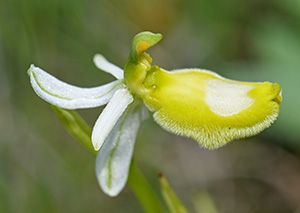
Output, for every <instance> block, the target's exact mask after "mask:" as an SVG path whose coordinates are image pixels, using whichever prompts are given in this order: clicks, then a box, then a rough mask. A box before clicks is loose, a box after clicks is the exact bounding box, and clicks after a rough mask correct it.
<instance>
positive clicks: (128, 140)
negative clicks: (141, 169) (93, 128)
mask: <svg viewBox="0 0 300 213" xmlns="http://www.w3.org/2000/svg"><path fill="white" fill-rule="evenodd" d="M141 120H142V119H141V106H140V105H138V106H137V105H136V102H134V103H133V104H132V105H130V106H129V107H128V109H127V110H126V111H125V112H124V113H123V115H122V116H121V117H120V119H119V120H118V122H117V123H116V125H115V126H114V128H113V130H112V131H111V132H110V133H109V135H108V137H107V138H106V140H105V143H104V144H103V146H102V147H101V149H100V151H99V152H98V155H97V158H96V176H97V179H98V182H99V185H100V187H101V188H102V190H103V191H104V192H105V193H106V194H108V195H109V196H112V197H113V196H116V195H118V194H119V193H120V192H121V190H122V189H123V188H124V186H125V185H126V182H127V178H128V173H129V168H130V163H131V159H132V155H133V149H134V144H135V139H136V135H137V132H138V128H139V125H140V122H141Z"/></svg>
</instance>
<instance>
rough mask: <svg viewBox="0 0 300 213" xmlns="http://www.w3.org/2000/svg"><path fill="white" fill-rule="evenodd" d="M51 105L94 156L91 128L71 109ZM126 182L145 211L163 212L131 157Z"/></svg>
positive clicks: (71, 133)
mask: <svg viewBox="0 0 300 213" xmlns="http://www.w3.org/2000/svg"><path fill="white" fill-rule="evenodd" d="M51 107H52V109H53V110H54V112H55V114H56V115H57V117H58V119H59V121H60V122H61V124H62V125H63V127H64V128H65V129H66V130H67V132H68V133H69V134H70V135H72V136H73V137H74V138H75V139H76V140H77V141H78V142H79V143H80V145H81V146H82V147H83V148H85V149H86V150H87V151H89V152H90V153H91V154H92V155H94V156H96V155H97V152H96V151H95V150H94V148H93V146H92V141H91V133H92V130H91V128H90V127H89V126H88V124H87V123H86V122H85V121H84V120H83V119H82V117H81V116H80V115H79V114H78V113H77V112H76V111H73V110H66V109H61V108H58V107H56V106H52V105H51ZM127 184H128V185H129V187H130V188H131V190H132V191H133V193H134V195H135V196H136V198H137V199H138V201H139V202H140V204H141V205H142V207H143V208H144V210H145V212H148V213H160V212H163V206H162V204H161V202H160V200H159V199H158V197H157V195H156V193H155V191H154V190H153V188H152V187H151V185H150V184H149V183H148V182H147V180H146V179H145V178H144V176H143V175H142V173H141V171H140V170H139V169H138V167H137V165H136V163H135V161H134V159H132V162H131V167H130V171H129V177H128V182H127Z"/></svg>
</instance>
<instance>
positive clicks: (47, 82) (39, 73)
mask: <svg viewBox="0 0 300 213" xmlns="http://www.w3.org/2000/svg"><path fill="white" fill-rule="evenodd" d="M28 74H29V76H30V82H31V85H32V87H33V89H34V91H35V92H36V94H37V95H38V96H39V97H41V98H42V99H44V100H45V101H47V102H49V103H50V104H52V105H55V106H57V107H60V108H64V109H82V108H93V107H98V106H102V105H104V104H106V103H107V102H108V101H109V100H110V98H111V97H112V96H113V94H114V93H115V92H116V91H117V90H118V89H120V88H123V87H124V85H123V83H122V81H121V80H117V81H113V82H111V83H108V84H105V85H103V86H99V87H93V88H81V87H77V86H73V85H70V84H67V83H65V82H62V81H60V80H58V79H57V78H55V77H54V76H52V75H50V74H48V73H47V72H45V71H44V70H42V69H40V68H38V67H35V66H34V65H31V66H30V68H29V70H28Z"/></svg>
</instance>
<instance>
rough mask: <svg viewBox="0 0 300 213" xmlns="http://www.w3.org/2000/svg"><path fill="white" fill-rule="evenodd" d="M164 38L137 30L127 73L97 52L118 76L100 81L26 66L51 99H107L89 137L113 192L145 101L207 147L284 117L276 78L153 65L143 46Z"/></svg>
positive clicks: (87, 103)
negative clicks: (88, 82) (92, 83)
mask: <svg viewBox="0 0 300 213" xmlns="http://www.w3.org/2000/svg"><path fill="white" fill-rule="evenodd" d="M161 38H162V35H161V34H153V33H151V32H142V33H140V34H138V35H136V36H135V37H134V39H133V42H132V46H131V50H130V54H129V57H128V60H127V62H126V65H125V68H124V72H123V70H122V69H120V68H119V67H117V66H115V65H113V64H111V63H110V62H108V61H107V60H106V59H105V58H104V57H103V56H101V55H98V54H97V55H96V56H95V57H94V62H95V64H96V66H97V67H98V68H100V69H102V70H103V71H106V72H108V73H110V74H112V75H113V76H115V77H116V78H117V80H115V81H113V82H111V83H109V84H106V85H103V86H99V87H94V88H80V87H76V86H72V85H69V84H66V83H64V82H62V81H60V80H58V79H56V78H55V77H53V76H51V75H50V74H48V73H46V72H45V71H43V70H42V69H40V68H38V67H35V66H34V65H31V67H30V69H29V70H28V74H29V76H30V81H31V85H32V87H33V89H34V91H35V92H36V93H37V95H38V96H40V97H41V98H42V99H44V100H45V101H47V102H49V103H50V104H52V105H55V106H57V107H59V108H63V109H82V108H93V107H98V106H101V105H104V104H107V106H106V107H105V109H104V110H103V112H102V113H101V114H100V116H99V118H98V119H97V121H96V122H95V125H94V128H93V131H92V137H91V138H92V143H93V146H94V148H95V150H100V151H99V152H98V155H97V159H96V174H97V178H98V181H99V184H100V186H101V188H102V189H103V191H104V192H105V193H107V194H108V195H110V196H116V195H117V194H118V193H119V192H120V191H121V190H122V189H123V187H124V186H125V184H126V181H127V178H128V171H129V167H130V162H131V158H132V154H133V148H134V143H135V137H136V134H137V131H138V128H139V125H140V123H141V121H142V120H143V119H145V118H146V117H147V110H146V109H145V107H144V106H146V107H147V108H148V109H149V110H150V111H151V112H153V117H154V119H155V121H156V122H157V123H158V124H160V125H161V126H162V127H163V128H164V129H166V130H168V131H170V132H173V133H175V134H179V135H182V136H186V137H191V138H193V139H195V140H196V141H197V142H198V143H199V144H200V145H201V146H203V147H206V148H218V147H220V146H222V145H224V144H226V143H228V142H229V141H231V140H233V139H237V138H243V137H247V136H251V135H255V134H257V133H259V132H260V131H262V130H263V129H265V128H267V127H269V126H270V125H271V123H272V122H274V121H275V119H276V118H277V116H278V112H279V103H280V102H281V101H282V97H281V88H280V86H279V84H277V83H274V84H272V83H269V82H264V83H252V82H239V81H233V80H230V79H226V78H223V77H221V76H219V75H218V74H216V73H214V72H211V71H207V70H202V69H181V70H174V71H171V72H169V71H166V70H164V69H161V68H160V67H158V66H151V62H152V58H151V57H150V56H149V55H148V54H147V53H145V51H146V50H147V49H148V48H149V47H152V46H153V45H155V44H156V43H157V42H159V41H160V40H161ZM123 76H124V77H123ZM68 128H69V126H68Z"/></svg>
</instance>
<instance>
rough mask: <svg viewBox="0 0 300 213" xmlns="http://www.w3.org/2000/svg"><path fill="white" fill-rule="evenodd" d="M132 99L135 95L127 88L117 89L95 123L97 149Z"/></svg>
mask: <svg viewBox="0 0 300 213" xmlns="http://www.w3.org/2000/svg"><path fill="white" fill-rule="evenodd" d="M132 101H133V97H132V95H131V94H130V92H129V91H128V90H127V89H119V90H117V91H116V93H115V94H114V95H113V97H112V98H111V99H110V101H109V102H108V104H107V106H106V107H105V108H104V110H103V111H102V113H101V114H100V116H99V118H98V119H97V121H96V123H95V125H94V128H93V132H92V142H93V146H94V148H95V150H99V149H100V147H101V146H102V144H103V142H104V140H105V139H106V137H107V136H108V134H109V132H110V131H111V130H112V128H113V127H114V125H115V124H116V122H117V121H118V119H119V118H120V117H121V115H122V114H123V112H124V111H125V109H126V108H127V106H128V105H129V104H130V103H131V102H132Z"/></svg>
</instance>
